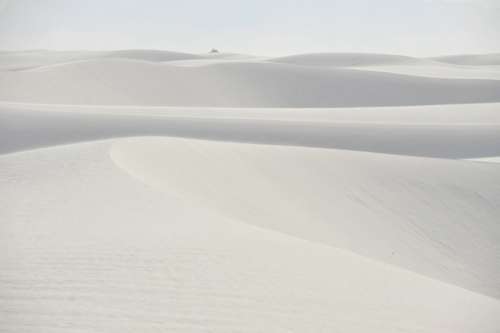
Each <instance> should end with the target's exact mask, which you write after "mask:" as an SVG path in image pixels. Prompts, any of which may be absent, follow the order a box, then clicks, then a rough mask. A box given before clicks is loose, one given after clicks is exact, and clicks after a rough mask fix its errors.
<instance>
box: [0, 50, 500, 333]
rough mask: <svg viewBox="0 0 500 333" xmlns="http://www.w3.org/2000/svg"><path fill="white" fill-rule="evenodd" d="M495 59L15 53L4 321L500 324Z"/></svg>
mask: <svg viewBox="0 0 500 333" xmlns="http://www.w3.org/2000/svg"><path fill="white" fill-rule="evenodd" d="M491 57H492V56H490V55H489V56H486V57H484V58H482V57H479V58H481V59H479V58H477V59H468V60H467V59H466V60H464V59H461V60H460V59H459V60H460V61H458V60H456V58H453V59H455V60H450V61H448V60H447V59H444V60H439V59H438V60H439V61H438V60H436V59H434V60H431V59H417V58H410V57H403V56H386V55H370V54H368V55H359V54H357V55H356V54H326V55H302V56H292V57H287V58H281V59H266V58H258V57H251V56H244V55H235V54H229V53H227V54H214V55H208V54H205V55H195V54H187V53H178V52H169V51H154V50H153V51H149V50H121V51H106V52H98V51H88V52H85V51H83V52H80V51H78V52H77V51H74V52H73V51H71V52H50V51H33V52H0V244H1V247H2V252H1V253H2V254H1V255H0V266H1V267H2V269H1V270H0V331H1V332H62V331H63V332H103V333H104V332H106V333H107V332H166V331H167V332H171V331H175V332H200V331H201V332H346V333H361V332H384V333H387V332H390V333H392V332H394V333H396V332H405V333H416V332H425V333H435V332H439V333H448V332H449V333H460V332H463V333H470V332H491V333H494V332H498V327H500V224H499V223H498V221H499V217H500V205H499V202H500V168H499V164H498V163H497V162H498V156H500V112H499V111H500V81H499V80H498V76H497V74H498V69H497V67H498V66H495V61H494V59H492V58H491ZM493 58H494V57H493ZM454 61H455V62H460V64H455V63H453V62H454ZM480 63H482V64H483V65H482V66H477V65H479V64H480ZM352 66H359V67H357V69H352V68H350V67H352ZM377 71H378V72H377ZM386 72H387V73H386ZM402 74H404V75H402ZM476 79H477V80H476ZM479 79H480V80H479ZM90 141H92V142H90Z"/></svg>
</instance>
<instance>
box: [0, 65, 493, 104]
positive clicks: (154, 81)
mask: <svg viewBox="0 0 500 333" xmlns="http://www.w3.org/2000/svg"><path fill="white" fill-rule="evenodd" d="M0 100H2V101H12V102H16V101H17V102H31V103H56V104H84V105H85V104H87V105H88V104H94V105H99V104H108V105H170V106H218V107H356V106H398V105H423V104H457V103H477V102H483V103H486V102H499V101H500V82H498V81H496V80H458V79H453V80H451V79H433V78H422V77H414V76H405V75H396V74H389V73H376V72H369V71H359V70H350V69H331V70H323V69H321V68H314V67H301V66H295V65H284V64H271V63H256V62H252V63H241V62H240V63H219V64H214V65H210V66H201V67H200V66H199V67H177V66H168V65H165V64H162V65H158V64H154V63H148V62H139V61H134V60H123V59H122V60H119V59H110V60H92V61H83V62H75V63H69V64H62V65H55V66H49V67H44V68H40V69H38V70H27V71H4V72H0Z"/></svg>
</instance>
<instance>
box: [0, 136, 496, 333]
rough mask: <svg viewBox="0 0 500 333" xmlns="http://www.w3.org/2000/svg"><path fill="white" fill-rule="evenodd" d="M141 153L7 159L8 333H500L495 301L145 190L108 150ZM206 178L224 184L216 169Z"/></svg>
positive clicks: (78, 150)
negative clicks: (33, 332)
mask: <svg viewBox="0 0 500 333" xmlns="http://www.w3.org/2000/svg"><path fill="white" fill-rule="evenodd" d="M144 140H148V142H149V143H151V144H152V145H153V148H154V146H155V145H156V144H155V141H153V142H151V141H149V140H151V139H144ZM155 140H157V139H155ZM161 140H162V141H163V140H165V141H166V140H168V139H161ZM186 141H189V140H186ZM133 142H136V143H143V144H144V143H146V141H143V139H140V140H135V139H134V140H116V141H114V142H110V141H105V142H94V143H84V144H76V145H68V146H64V147H54V148H45V149H40V150H36V151H31V152H26V153H19V154H15V155H9V156H3V157H0V175H2V177H0V194H3V193H9V195H8V196H7V195H0V198H2V199H0V200H1V201H2V202H3V203H4V204H5V205H4V207H5V208H6V209H2V210H1V211H0V217H2V220H3V221H4V224H3V227H4V230H5V231H6V232H2V233H0V241H1V244H3V245H4V246H8V248H9V252H8V255H2V256H0V262H1V264H2V271H1V273H0V275H1V277H2V278H1V279H0V290H2V302H3V303H2V307H0V327H3V328H5V329H7V330H10V331H30V330H32V328H33V327H37V328H40V327H43V328H44V331H45V332H59V331H60V329H61V323H62V322H64V323H71V327H65V328H64V330H65V331H67V332H72V330H74V331H75V332H76V331H78V332H81V331H92V332H110V331H112V332H115V331H116V332H119V331H123V330H127V329H128V330H130V329H133V330H137V331H148V332H165V331H177V332H196V331H200V330H213V331H240V332H256V331H269V330H271V331H273V332H289V331H304V332H306V331H311V330H313V331H328V332H335V331H341V332H347V333H355V332H360V331H361V332H375V333H382V332H383V333H386V332H408V333H409V332H415V331H424V332H435V331H439V332H443V333H469V332H474V331H477V330H480V331H481V332H486V333H489V332H491V333H493V332H496V330H497V328H498V326H499V325H500V321H499V320H500V319H499V318H500V302H499V301H498V300H496V299H493V298H489V297H485V296H482V295H479V294H476V293H472V292H469V291H467V290H464V289H462V288H458V287H454V286H452V285H449V284H445V283H442V282H439V281H436V280H431V279H428V278H425V277H422V276H420V275H417V274H414V273H411V272H408V271H404V270H400V269H397V268H395V267H392V266H388V265H385V264H382V263H379V262H375V261H373V260H369V259H365V258H362V257H360V256H358V255H353V254H351V253H349V252H347V251H343V250H340V249H335V248H332V247H328V246H322V245H317V244H314V243H312V242H305V241H301V240H298V239H296V238H294V237H289V236H285V235H283V234H280V233H276V232H272V231H270V230H268V229H267V228H254V227H252V226H250V225H248V224H247V223H241V222H239V221H237V220H234V219H231V218H230V217H228V216H223V215H220V213H221V212H222V211H220V210H213V209H208V207H204V205H200V204H199V202H197V201H194V200H192V199H193V197H192V196H191V195H186V196H183V195H182V194H183V193H182V192H181V191H179V190H180V188H171V189H172V191H170V193H168V192H169V191H157V190H155V189H154V188H152V187H148V186H144V185H143V184H142V183H141V182H138V181H136V180H134V179H133V178H132V177H130V176H129V175H127V174H126V173H125V172H122V171H120V170H119V169H117V167H116V165H115V164H114V162H112V161H111V160H110V158H109V149H110V145H111V147H114V148H111V149H112V151H115V153H116V150H115V149H116V148H121V149H124V148H126V147H128V148H127V149H126V151H128V152H132V151H131V150H129V149H132V148H133V147H132V146H130V145H131V144H132V143H133ZM122 144H123V145H122ZM207 144H211V143H207ZM196 145H197V143H196V144H195V146H196ZM141 147H143V145H141ZM143 148H144V147H143ZM185 148H186V145H185V144H181V145H180V146H179V149H180V150H184V149H185ZM193 148H194V147H193ZM199 148H202V147H199ZM170 152H171V153H173V151H170ZM185 153H190V151H185ZM134 155H135V154H134ZM190 155H191V154H187V155H184V156H188V157H189V156H190ZM171 157H172V160H171V161H173V159H174V158H177V157H178V156H177V153H176V154H173V155H172V156H171ZM218 157H221V156H218ZM61 161H64V163H61ZM224 161H225V162H227V161H228V160H227V159H225V160H224ZM178 162H179V163H181V162H182V161H180V160H179V161H178ZM184 162H189V161H187V160H184ZM184 162H182V163H184ZM186 165H187V164H186ZM157 166H159V167H163V166H162V165H157ZM230 166H232V167H234V166H235V165H234V164H232V163H230V164H228V165H227V168H226V169H225V170H226V171H230V168H229V167H230ZM197 167H198V171H201V170H206V171H207V172H208V173H207V175H210V174H211V173H212V172H211V165H210V164H208V165H207V167H206V168H204V166H202V165H198V166H197ZM162 171H163V172H166V171H167V170H166V169H163V170H162ZM169 171H171V170H169ZM188 171H189V170H188ZM189 173H190V172H188V174H187V175H189ZM198 175H199V177H200V178H203V177H204V176H203V174H202V173H199V174H198ZM228 175H229V176H230V178H228V181H229V180H231V177H232V176H231V172H228ZM47 179H50V180H51V181H50V182H47ZM68 189H71V193H70V195H68ZM216 190H217V191H218V190H223V189H216ZM48 191H49V192H50V194H51V195H50V196H47V195H42V194H43V193H47V192H48ZM28 206H29V209H27V208H28ZM124 207H126V208H127V209H124ZM21 211H22V212H23V213H22V214H19V212H21ZM26 219H29V220H30V221H31V222H30V224H29V225H26V223H25V221H26ZM5 221H6V222H5ZM245 222H246V221H245ZM379 234H380V230H379ZM298 267H299V268H300V269H297V268H298ZM144 286H147V287H144ZM117 317H119V319H120V320H117Z"/></svg>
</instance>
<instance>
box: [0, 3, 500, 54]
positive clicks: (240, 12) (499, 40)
mask: <svg viewBox="0 0 500 333" xmlns="http://www.w3.org/2000/svg"><path fill="white" fill-rule="evenodd" d="M213 47H215V48H218V49H220V50H222V51H227V52H239V53H249V54H257V55H285V54H293V53H305V52H378V53H399V54H408V55H417V56H418V55H421V56H425V55H440V54H452V53H488V52H500V0H245V1H243V0H204V1H202V0H0V49H124V48H125V49H130V48H143V49H146V48H149V49H166V50H176V51H187V52H206V51H208V50H209V49H211V48H213Z"/></svg>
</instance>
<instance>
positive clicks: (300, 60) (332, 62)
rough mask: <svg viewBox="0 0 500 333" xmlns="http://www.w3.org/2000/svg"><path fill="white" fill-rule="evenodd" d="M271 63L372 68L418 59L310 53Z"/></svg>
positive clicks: (411, 61)
mask: <svg viewBox="0 0 500 333" xmlns="http://www.w3.org/2000/svg"><path fill="white" fill-rule="evenodd" d="M270 61H272V62H278V63H285V64H294V65H302V66H332V67H349V66H373V65H388V64H392V65H394V64H410V63H418V62H419V61H421V60H419V59H417V58H412V57H407V56H400V55H390V54H368V53H310V54H299V55H292V56H287V57H280V58H273V59H270Z"/></svg>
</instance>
